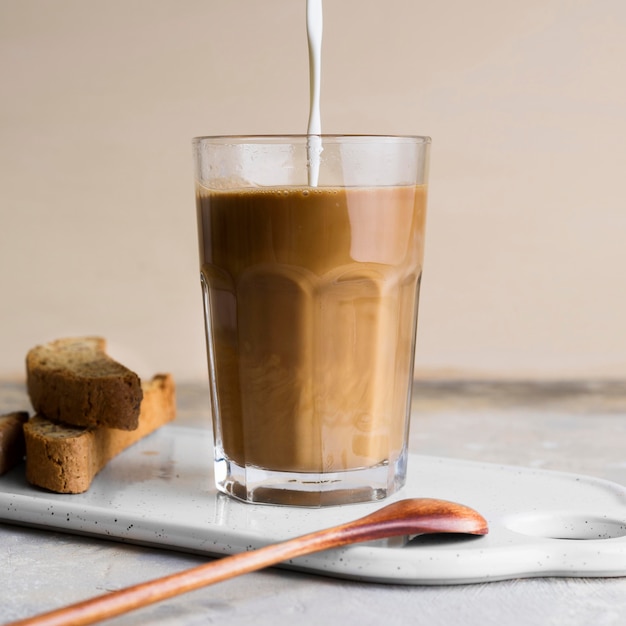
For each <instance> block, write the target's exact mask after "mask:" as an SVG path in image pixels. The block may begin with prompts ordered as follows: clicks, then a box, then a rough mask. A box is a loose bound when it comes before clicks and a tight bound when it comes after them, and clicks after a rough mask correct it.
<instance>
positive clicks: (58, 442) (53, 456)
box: [24, 374, 176, 493]
mask: <svg viewBox="0 0 626 626" xmlns="http://www.w3.org/2000/svg"><path fill="white" fill-rule="evenodd" d="M175 415H176V397H175V385H174V379H173V378H172V376H171V375H170V374H161V375H157V376H155V377H154V378H153V379H152V380H151V381H149V382H147V383H144V385H143V400H142V402H141V413H140V415H139V423H138V427H137V428H136V429H135V430H132V431H124V430H119V429H117V428H108V427H106V426H98V427H95V426H92V427H87V428H85V427H74V426H63V425H60V424H56V423H54V422H52V421H50V420H48V419H46V418H44V417H42V416H41V415H35V416H34V417H32V418H31V419H30V420H29V421H28V422H26V424H25V425H24V435H25V439H26V479H27V480H28V481H29V482H30V483H31V484H33V485H36V486H38V487H42V488H44V489H48V490H49V491H54V492H57V493H82V492H84V491H87V489H89V487H90V485H91V483H92V481H93V479H94V477H95V476H96V474H97V473H98V472H99V471H100V470H101V469H102V468H103V467H104V466H105V465H106V464H107V463H108V462H109V461H110V460H111V459H112V458H113V457H114V456H116V455H117V454H119V453H120V452H122V451H123V450H125V449H126V448H128V447H129V446H131V445H132V444H134V443H136V442H137V441H139V440H140V439H141V438H143V437H145V436H146V435H148V434H150V433H151V432H153V431H154V430H156V429H157V428H159V427H160V426H162V425H163V424H166V423H167V422H170V421H171V420H173V419H174V417H175Z"/></svg>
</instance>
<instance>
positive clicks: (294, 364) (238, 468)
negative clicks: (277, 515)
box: [193, 135, 430, 506]
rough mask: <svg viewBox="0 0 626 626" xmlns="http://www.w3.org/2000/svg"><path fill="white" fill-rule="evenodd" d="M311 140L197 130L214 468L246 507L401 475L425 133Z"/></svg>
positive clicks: (361, 490) (359, 496)
mask: <svg viewBox="0 0 626 626" xmlns="http://www.w3.org/2000/svg"><path fill="white" fill-rule="evenodd" d="M314 139H315V141H312V138H311V137H307V136H306V135H290V136H248V137H245V136H238V137H199V138H196V139H194V141H193V148H194V161H195V178H196V200H197V216H198V235H199V250H200V281H201V285H202V294H203V301H204V313H205V322H206V342H207V353H208V363H209V380H210V391H211V408H212V416H213V431H214V441H215V446H214V453H215V466H214V467H215V479H216V484H217V487H218V489H219V490H221V491H223V492H225V493H227V494H230V495H232V496H234V497H236V498H238V499H240V500H243V501H247V502H263V503H269V504H289V505H299V506H325V505H331V504H346V503H351V502H364V501H373V500H379V499H382V498H384V497H386V496H388V495H390V494H392V493H394V492H395V491H397V490H398V489H399V488H400V487H401V486H402V485H403V484H404V481H405V476H406V462H407V438H408V428H409V417H410V407H411V387H412V380H413V361H414V351H415V333H416V322H417V309H418V298H419V286H420V278H421V273H422V260H423V251H424V226H425V216H426V192H427V189H426V183H427V176H428V159H429V148H430V139H429V138H428V137H400V136H345V135H344V136H339V135H333V136H331V135H323V136H321V137H315V138H314ZM313 178H314V180H313Z"/></svg>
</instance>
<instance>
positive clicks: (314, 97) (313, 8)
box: [306, 0, 323, 187]
mask: <svg viewBox="0 0 626 626" xmlns="http://www.w3.org/2000/svg"><path fill="white" fill-rule="evenodd" d="M322 22H323V20H322V0H307V3H306V30H307V39H308V42H309V84H310V85H309V90H310V99H311V101H310V109H309V125H308V129H307V135H308V138H307V158H308V174H309V186H310V187H317V183H318V179H319V171H320V155H321V154H322V150H323V148H322V137H321V134H322V121H321V114H320V77H321V70H322Z"/></svg>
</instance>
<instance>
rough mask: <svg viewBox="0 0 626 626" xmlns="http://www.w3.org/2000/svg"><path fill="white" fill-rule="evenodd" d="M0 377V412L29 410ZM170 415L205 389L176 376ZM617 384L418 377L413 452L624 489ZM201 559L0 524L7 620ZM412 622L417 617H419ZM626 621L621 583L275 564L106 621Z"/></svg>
mask: <svg viewBox="0 0 626 626" xmlns="http://www.w3.org/2000/svg"><path fill="white" fill-rule="evenodd" d="M28 406H29V404H28V400H27V397H26V394H25V391H24V384H23V382H20V381H17V382H11V381H0V412H2V413H3V412H7V411H10V410H18V409H24V408H28ZM178 406H179V413H178V418H177V419H178V420H179V421H180V422H182V423H188V424H190V425H191V424H193V425H206V426H207V427H208V423H209V411H208V389H207V386H205V385H202V384H197V385H196V384H187V385H179V387H178ZM625 442H626V383H623V382H621V381H551V382H550V381H546V382H524V381H513V382H511V381H488V380H480V381H455V380H440V381H426V382H422V383H418V384H416V387H415V393H414V403H413V413H412V425H411V439H410V449H411V451H412V452H416V453H419V454H427V455H436V456H445V457H453V458H458V459H467V460H479V461H485V462H495V463H506V464H512V465H521V466H524V467H532V468H540V469H549V470H561V471H566V472H574V473H579V474H587V475H590V476H595V477H599V478H604V479H608V480H611V481H614V482H617V483H620V484H622V485H626V445H625ZM203 561H204V558H203V557H199V556H194V555H188V554H182V553H176V552H170V551H164V550H157V549H154V548H144V547H138V546H133V545H126V544H121V543H114V542H108V541H104V540H101V539H95V538H88V537H79V536H75V535H67V534H62V533H59V532H50V531H45V530H38V529H33V528H21V527H17V526H10V525H7V524H0V563H1V564H2V566H1V567H0V606H1V607H2V611H1V614H0V615H1V620H2V622H3V623H4V622H7V621H11V620H15V619H19V618H25V617H27V616H30V615H33V614H35V613H39V612H41V611H44V610H49V609H52V608H56V607H59V606H62V605H65V604H68V603H71V602H76V601H79V600H81V599H85V598H88V597H91V596H93V595H98V594H101V593H104V592H106V591H109V590H115V589H119V588H121V587H124V586H127V585H131V584H134V583H137V582H142V581H144V580H149V579H152V578H156V577H159V576H163V575H167V574H170V573H173V572H176V571H179V570H181V569H184V568H186V567H190V566H193V565H197V564H199V563H201V562H203ZM418 618H419V619H418ZM381 620H385V621H386V622H390V623H394V624H405V623H415V622H416V621H418V622H419V623H428V624H429V625H431V626H433V625H434V626H436V625H439V624H441V625H442V626H443V625H444V624H445V625H446V626H447V625H448V624H450V623H452V622H454V621H457V622H459V623H463V624H467V625H470V626H473V625H474V624H476V625H478V624H480V625H481V626H490V625H492V624H493V625H494V626H495V625H498V626H501V625H503V624H524V625H532V624H559V625H561V624H565V625H569V624H581V625H582V624H585V625H586V624H590V623H598V624H603V625H611V624H623V623H626V578H614V579H599V578H598V579H593V578H538V579H520V580H509V581H503V582H493V583H486V584H473V585H457V586H432V587H430V586H428V587H421V586H404V585H383V584H373V583H365V582H354V581H347V580H337V579H331V578H326V577H323V576H317V575H312V574H304V573H297V572H292V571H286V570H279V569H271V570H265V571H263V572H257V573H253V574H248V575H246V576H244V577H240V578H236V579H234V580H231V581H228V582H225V583H221V584H219V585H216V586H213V587H209V588H206V589H202V590H199V591H195V592H192V593H190V594H187V595H184V596H180V597H178V598H173V599H171V600H168V601H165V602H162V603H160V604H157V605H154V606H152V607H147V608H145V609H141V610H139V611H136V612H134V613H130V614H128V615H126V616H123V617H119V618H117V619H114V620H110V621H109V622H107V623H110V624H115V625H119V626H122V625H127V626H128V625H131V624H149V623H158V624H172V625H174V624H176V625H194V624H218V623H227V624H229V626H238V625H247V624H254V625H255V626H256V625H258V624H259V623H261V624H264V623H270V622H271V623H272V624H273V625H274V626H281V625H283V624H284V625H286V624H293V623H294V622H297V623H298V625H299V626H306V625H308V624H311V625H313V624H315V625H317V624H320V623H329V624H339V623H344V622H348V623H358V624H359V625H360V626H367V625H369V624H371V625H374V624H380V622H381Z"/></svg>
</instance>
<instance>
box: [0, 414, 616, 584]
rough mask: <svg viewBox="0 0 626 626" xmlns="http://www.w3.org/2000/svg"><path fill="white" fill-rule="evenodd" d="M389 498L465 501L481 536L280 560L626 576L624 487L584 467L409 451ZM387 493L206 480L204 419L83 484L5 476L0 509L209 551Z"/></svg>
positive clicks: (488, 574)
mask: <svg viewBox="0 0 626 626" xmlns="http://www.w3.org/2000/svg"><path fill="white" fill-rule="evenodd" d="M408 467H409V477H408V481H407V486H406V487H405V488H404V489H403V490H402V492H401V493H400V494H398V495H397V496H395V497H394V498H392V499H391V500H394V499H399V498H403V497H435V498H444V499H448V500H454V501H458V502H461V503H463V504H467V505H469V506H471V507H473V508H475V509H477V510H478V511H480V512H481V513H482V514H483V515H484V516H485V517H486V518H487V520H488V522H489V525H490V533H489V535H487V536H484V537H461V536H443V535H442V536H427V535H424V536H422V537H417V538H414V539H412V540H410V541H408V542H405V543H404V544H402V543H401V542H400V543H398V542H396V545H389V544H385V543H384V542H378V543H375V544H362V545H354V546H350V547H346V548H342V549H338V550H331V551H327V552H324V553H320V554H314V555H311V556H308V557H302V558H299V559H296V560H294V561H293V562H290V563H287V564H285V566H286V567H291V568H295V569H300V570H308V571H313V572H318V573H322V574H326V575H330V576H337V577H342V578H352V579H359V580H371V581H376V582H387V583H403V584H458V583H468V582H483V581H491V580H503V579H507V578H517V577H534V576H625V575H626V488H624V487H622V486H620V485H617V484H615V483H611V482H607V481H603V480H598V479H594V478H590V477H585V476H578V475H573V474H564V473H557V472H547V471H542V470H531V469H525V468H521V467H510V466H501V465H491V464H484V463H476V462H466V461H459V460H454V459H444V458H434V457H425V456H416V455H411V457H410V459H409V466H408ZM379 506H382V504H358V505H349V506H342V507H331V508H324V509H297V508H291V507H273V506H264V505H250V504H243V503H240V502H237V501H234V500H232V499H230V498H228V497H226V496H223V495H222V494H218V493H217V492H216V490H215V487H214V486H213V475H212V470H211V440H210V433H209V432H208V431H206V430H200V429H196V428H190V427H185V426H179V425H176V424H171V425H168V426H166V427H164V428H162V429H161V430H160V431H158V432H156V433H154V434H153V435H151V436H149V437H147V438H146V439H144V440H143V441H141V442H139V443H138V444H136V445H135V446H133V447H132V448H130V449H128V450H126V451H125V452H124V453H122V454H121V455H120V456H118V457H117V458H116V459H114V460H113V461H112V462H111V463H110V464H109V465H108V466H107V467H106V468H105V469H104V470H103V471H102V472H101V473H100V474H99V475H98V476H97V477H96V479H95V481H94V483H93V485H92V486H91V488H90V490H89V491H88V492H87V493H84V494H80V495H59V494H51V493H47V492H44V491H41V490H38V489H35V488H33V487H31V486H29V485H28V484H27V483H26V480H25V478H24V467H23V466H22V467H18V468H16V469H14V470H13V471H12V472H10V473H8V474H6V475H5V476H2V477H0V520H3V521H6V522H9V523H14V524H20V525H26V526H36V527H43V528H50V529H51V530H61V531H65V532H68V533H76V534H85V535H94V536H100V537H106V538H109V539H113V540H118V541H125V542H131V543H136V544H143V545H151V546H159V547H162V548H168V549H174V550H183V551H191V552H196V553H203V554H207V555H211V556H215V555H224V554H233V553H237V552H241V551H244V550H250V549H253V548H258V547H261V546H263V545H266V544H268V543H273V542H276V541H281V540H284V539H288V538H291V537H294V536H297V535H300V534H304V533H306V532H309V531H312V530H316V529H320V528H324V527H327V526H332V525H334V524H337V523H340V522H344V521H347V520H349V519H352V518H356V517H360V516H361V515H365V514H366V513H368V512H370V511H372V510H374V509H376V508H378V507H379Z"/></svg>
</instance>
